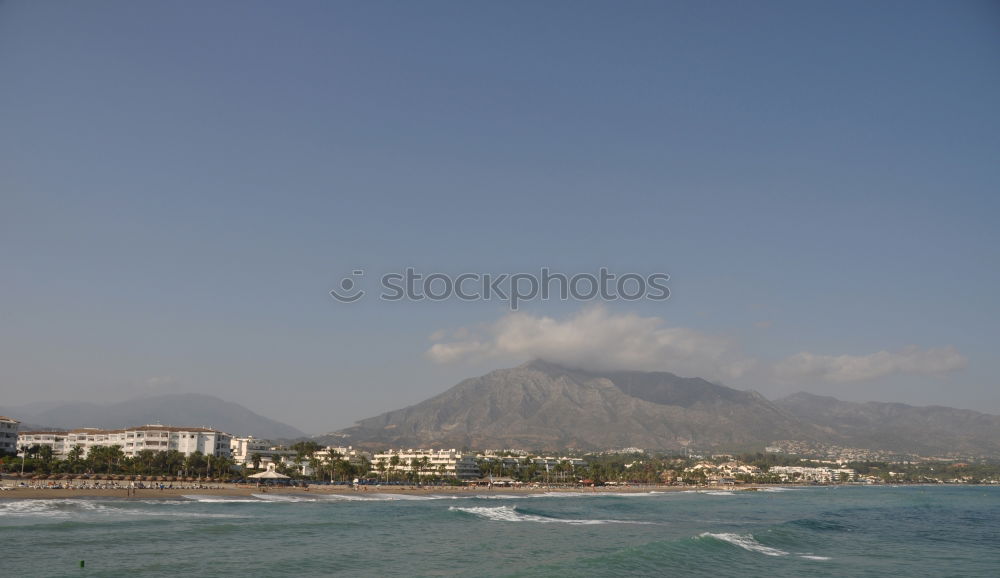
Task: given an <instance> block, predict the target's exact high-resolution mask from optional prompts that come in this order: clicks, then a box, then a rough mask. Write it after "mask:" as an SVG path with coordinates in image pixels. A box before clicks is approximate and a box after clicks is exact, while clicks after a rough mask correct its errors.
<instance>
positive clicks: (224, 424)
mask: <svg viewBox="0 0 1000 578" xmlns="http://www.w3.org/2000/svg"><path fill="white" fill-rule="evenodd" d="M0 414H2V415H6V416H9V417H12V418H15V419H17V420H20V421H21V422H24V425H23V426H22V428H21V429H22V430H24V431H27V430H28V424H29V423H30V424H44V426H45V427H46V428H59V429H71V428H77V427H97V428H107V429H115V428H121V427H126V426H135V425H145V424H151V423H157V424H163V425H177V426H204V427H211V428H215V429H218V430H222V431H224V432H227V433H230V434H233V435H238V436H246V435H252V436H254V437H258V438H267V439H280V438H298V437H304V436H305V434H304V433H303V432H301V431H299V430H298V429H296V428H294V427H292V426H290V425H287V424H284V423H281V422H279V421H275V420H272V419H269V418H266V417H264V416H262V415H260V414H257V413H254V412H252V411H250V410H249V409H247V408H245V407H243V406H242V405H240V404H238V403H234V402H231V401H226V400H223V399H219V398H217V397H214V396H211V395H203V394H197V393H179V394H170V395H158V396H150V397H140V398H136V399H130V400H126V401H122V402H118V403H113V404H106V405H101V404H96V403H85V402H79V403H69V402H63V403H57V404H52V403H47V404H43V405H42V404H35V405H33V406H22V407H18V408H7V409H2V410H0Z"/></svg>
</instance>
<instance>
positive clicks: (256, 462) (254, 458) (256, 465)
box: [250, 452, 264, 470]
mask: <svg viewBox="0 0 1000 578" xmlns="http://www.w3.org/2000/svg"><path fill="white" fill-rule="evenodd" d="M263 460H264V458H262V457H261V455H260V454H258V453H257V452H254V453H253V455H251V456H250V462H251V463H253V469H255V470H259V469H260V462H262V461H263Z"/></svg>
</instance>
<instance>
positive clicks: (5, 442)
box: [0, 415, 21, 454]
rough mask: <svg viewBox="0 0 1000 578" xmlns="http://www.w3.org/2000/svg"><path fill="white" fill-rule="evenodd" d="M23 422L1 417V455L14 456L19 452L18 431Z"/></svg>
mask: <svg viewBox="0 0 1000 578" xmlns="http://www.w3.org/2000/svg"><path fill="white" fill-rule="evenodd" d="M20 426H21V422H19V421H17V420H16V419H13V418H9V417H4V416H2V415H0V453H4V452H6V453H8V454H12V453H15V452H16V451H17V437H18V436H17V430H18V428H19V427H20Z"/></svg>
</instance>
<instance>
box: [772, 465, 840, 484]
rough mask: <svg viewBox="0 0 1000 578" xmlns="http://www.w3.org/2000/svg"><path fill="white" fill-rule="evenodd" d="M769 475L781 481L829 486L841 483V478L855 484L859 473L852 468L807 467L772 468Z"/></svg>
mask: <svg viewBox="0 0 1000 578" xmlns="http://www.w3.org/2000/svg"><path fill="white" fill-rule="evenodd" d="M769 473H772V474H777V475H778V476H779V477H780V478H781V481H783V482H787V481H802V482H819V483H822V484H829V483H832V482H839V481H840V480H841V476H843V477H846V478H847V481H850V482H853V481H854V480H856V479H857V477H858V473H857V472H856V471H854V470H853V469H850V468H810V467H805V466H772V467H771V469H770V470H769Z"/></svg>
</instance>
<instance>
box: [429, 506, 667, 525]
mask: <svg viewBox="0 0 1000 578" xmlns="http://www.w3.org/2000/svg"><path fill="white" fill-rule="evenodd" d="M448 509H449V510H450V511H454V512H465V513H466V514H472V515H474V516H478V517H480V518H486V519H487V520H492V521H495V522H538V523H542V524H549V523H561V524H570V525H575V526H591V525H597V524H643V525H648V524H653V522H637V521H632V520H581V519H569V518H553V517H550V516H542V515H539V514H525V513H522V512H518V511H517V506H496V507H493V508H490V507H486V506H471V507H467V508H460V507H456V506H449V507H448Z"/></svg>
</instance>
